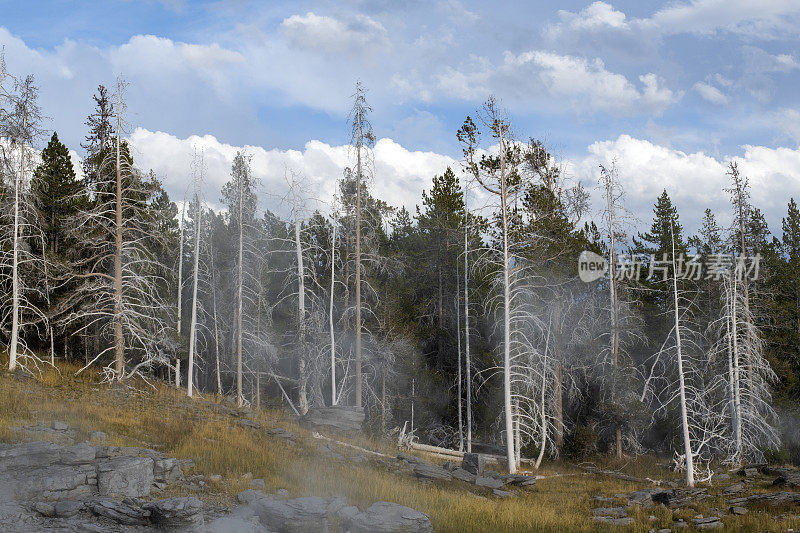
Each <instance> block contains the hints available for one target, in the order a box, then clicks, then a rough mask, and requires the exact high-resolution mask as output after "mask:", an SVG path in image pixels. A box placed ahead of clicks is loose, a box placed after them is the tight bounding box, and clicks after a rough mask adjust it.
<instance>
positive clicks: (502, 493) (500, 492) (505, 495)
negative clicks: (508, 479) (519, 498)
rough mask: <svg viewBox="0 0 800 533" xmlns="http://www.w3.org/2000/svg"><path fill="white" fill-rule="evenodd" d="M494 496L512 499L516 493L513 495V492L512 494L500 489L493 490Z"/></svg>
mask: <svg viewBox="0 0 800 533" xmlns="http://www.w3.org/2000/svg"><path fill="white" fill-rule="evenodd" d="M492 494H493V495H494V496H496V497H497V498H510V497H511V496H513V495H514V493H513V492H511V491H508V490H500V489H493V490H492Z"/></svg>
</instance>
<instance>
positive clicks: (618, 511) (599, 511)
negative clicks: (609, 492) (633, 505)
mask: <svg viewBox="0 0 800 533" xmlns="http://www.w3.org/2000/svg"><path fill="white" fill-rule="evenodd" d="M592 516H610V517H611V518H623V517H625V516H628V512H627V511H626V510H625V508H624V507H598V508H596V509H592Z"/></svg>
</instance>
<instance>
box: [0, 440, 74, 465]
mask: <svg viewBox="0 0 800 533" xmlns="http://www.w3.org/2000/svg"><path fill="white" fill-rule="evenodd" d="M60 454H61V448H60V447H59V446H58V445H57V444H54V443H52V442H45V441H35V442H25V443H23V444H18V445H16V446H10V447H8V448H5V449H3V448H0V467H2V468H3V470H18V469H26V468H42V467H45V466H49V465H51V464H53V463H55V462H56V461H58V460H59V458H60Z"/></svg>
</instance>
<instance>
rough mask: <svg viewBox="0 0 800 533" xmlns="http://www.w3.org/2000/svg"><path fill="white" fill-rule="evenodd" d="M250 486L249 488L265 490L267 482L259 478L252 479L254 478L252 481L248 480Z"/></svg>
mask: <svg viewBox="0 0 800 533" xmlns="http://www.w3.org/2000/svg"><path fill="white" fill-rule="evenodd" d="M250 488H251V489H255V490H267V484H266V482H265V481H264V480H263V479H261V478H259V479H254V480H252V481H251V482H250Z"/></svg>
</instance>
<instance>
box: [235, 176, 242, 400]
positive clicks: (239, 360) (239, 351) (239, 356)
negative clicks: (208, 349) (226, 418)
mask: <svg viewBox="0 0 800 533" xmlns="http://www.w3.org/2000/svg"><path fill="white" fill-rule="evenodd" d="M238 184H239V264H238V276H237V280H236V281H237V287H236V307H237V314H236V403H237V405H238V406H239V407H242V406H243V405H244V396H243V395H242V285H243V284H244V268H243V264H242V262H243V260H244V242H243V241H244V228H243V227H242V223H243V221H244V216H243V213H242V211H244V205H243V204H242V203H243V201H244V200H243V198H244V183H242V179H241V177H240V178H239V180H238Z"/></svg>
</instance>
